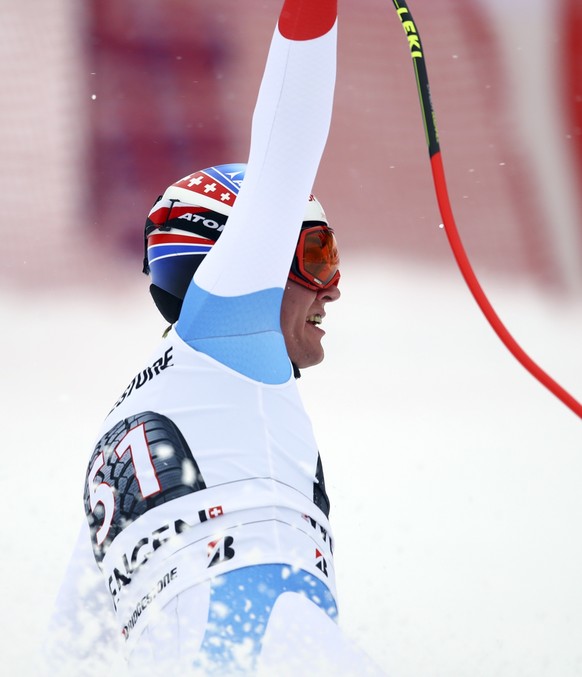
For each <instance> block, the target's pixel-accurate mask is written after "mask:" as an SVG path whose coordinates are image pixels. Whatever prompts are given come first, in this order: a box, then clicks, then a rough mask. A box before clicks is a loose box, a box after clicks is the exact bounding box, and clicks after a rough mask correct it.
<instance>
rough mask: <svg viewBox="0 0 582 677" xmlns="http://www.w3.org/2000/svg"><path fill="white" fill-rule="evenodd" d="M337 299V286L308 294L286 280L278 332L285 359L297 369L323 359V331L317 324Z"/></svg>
mask: <svg viewBox="0 0 582 677" xmlns="http://www.w3.org/2000/svg"><path fill="white" fill-rule="evenodd" d="M339 297H340V291H339V289H338V288H337V286H332V287H330V288H329V289H320V290H318V291H312V290H311V289H307V288H306V287H303V286H301V285H300V284H297V282H293V281H292V280H287V285H286V287H285V293H284V294H283V303H282V305H281V329H282V331H283V336H284V337H285V345H286V346H287V352H288V353H289V357H290V358H291V361H292V362H293V363H294V364H295V365H297V367H299V368H300V369H305V368H306V367H312V366H313V365H315V364H319V363H320V362H321V361H322V360H323V356H324V352H323V346H322V345H321V339H322V338H323V337H324V336H325V332H324V331H323V329H320V327H319V324H320V323H321V321H322V320H323V318H324V317H325V305H326V304H327V303H331V302H333V301H337V300H338V299H339Z"/></svg>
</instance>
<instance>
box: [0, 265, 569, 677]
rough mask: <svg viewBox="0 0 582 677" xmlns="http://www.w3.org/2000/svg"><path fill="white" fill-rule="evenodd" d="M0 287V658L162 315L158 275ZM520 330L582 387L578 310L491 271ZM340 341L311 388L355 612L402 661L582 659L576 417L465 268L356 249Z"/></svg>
mask: <svg viewBox="0 0 582 677" xmlns="http://www.w3.org/2000/svg"><path fill="white" fill-rule="evenodd" d="M139 278H140V276H139V275H138V276H136V279H132V280H129V279H128V280H125V279H124V282H123V284H122V285H120V288H118V289H113V288H109V289H108V290H103V291H101V292H91V293H89V292H88V291H87V290H86V289H81V288H73V287H67V288H62V289H61V290H60V291H58V292H57V291H55V289H46V290H45V291H35V292H33V291H29V292H27V293H24V294H19V295H17V294H16V293H14V292H10V291H8V290H6V289H4V290H3V291H2V292H0V311H1V312H2V316H3V317H4V327H5V329H4V336H3V345H4V349H3V379H2V400H1V402H2V412H3V420H4V437H3V439H4V468H3V472H2V473H1V475H0V496H1V507H2V514H3V515H4V519H5V526H4V529H3V539H2V540H3V553H2V555H3V556H2V558H1V564H0V566H1V574H2V576H1V580H2V599H3V613H4V624H3V625H4V630H3V633H2V639H1V655H2V660H3V664H4V665H5V666H10V671H9V672H10V674H14V675H19V676H23V677H24V676H28V675H31V676H32V675H34V674H35V667H34V666H35V658H34V653H35V651H36V650H37V648H38V646H39V643H40V640H41V636H42V632H43V628H44V626H45V624H46V622H47V619H48V617H49V614H50V609H51V605H52V601H53V598H54V596H55V594H56V590H57V587H58V585H59V582H60V578H61V576H62V574H63V572H64V568H65V565H66V562H67V560H68V557H69V554H70V551H71V549H72V546H73V542H74V539H75V537H76V533H77V530H78V527H79V524H80V521H81V519H82V486H83V480H84V474H85V464H86V462H87V459H88V456H89V454H90V451H91V449H92V446H93V442H94V436H95V433H96V431H97V428H98V426H99V424H100V422H101V420H102V419H103V417H104V416H105V415H106V413H107V411H108V410H109V408H110V405H111V403H112V402H113V401H115V399H116V398H117V396H118V395H119V393H120V392H122V391H123V389H124V388H125V385H126V384H127V382H129V381H130V380H131V378H132V377H133V376H134V374H135V373H136V372H137V371H138V370H139V369H140V368H141V363H142V360H143V359H144V358H145V357H146V356H147V355H148V354H149V352H150V350H151V348H152V347H153V346H154V345H155V343H156V342H157V340H158V338H159V336H160V335H161V333H162V331H163V329H164V328H165V327H164V325H163V322H162V321H161V319H160V318H159V317H158V315H157V314H156V312H155V309H154V308H153V305H152V303H151V301H150V300H149V298H148V295H147V291H146V290H147V286H146V283H145V278H143V279H139ZM484 286H485V288H486V291H487V292H488V293H489V295H490V298H491V301H492V303H493V305H494V306H495V308H496V309H497V311H498V312H499V314H500V316H501V317H502V319H504V321H505V322H506V324H507V325H508V328H509V329H510V331H511V332H512V333H513V334H514V336H515V338H516V339H517V340H518V341H519V342H520V343H521V344H522V347H523V348H524V349H525V350H526V352H528V353H529V354H530V355H531V356H532V357H533V358H534V359H535V360H537V361H539V363H540V365H541V366H542V367H543V368H544V369H546V370H547V371H548V372H549V373H550V374H551V375H552V376H553V377H554V378H555V379H556V380H557V381H558V382H559V383H560V384H561V385H563V386H564V387H565V388H566V389H567V390H569V391H570V392H571V393H572V394H573V395H574V396H575V397H577V398H578V399H580V398H581V397H582V390H581V387H580V383H581V378H580V377H581V376H582V352H581V351H580V345H581V339H582V313H581V312H580V310H581V304H580V302H579V301H577V300H567V299H564V298H562V297H559V296H555V295H551V294H549V293H548V292H545V291H543V290H541V289H537V288H534V287H531V286H526V285H524V284H518V283H516V282H515V281H514V280H511V279H499V278H498V279H494V280H488V281H487V284H484ZM342 292H343V296H342V299H341V301H339V302H338V303H337V304H335V305H334V306H330V307H329V308H328V316H327V317H326V319H325V321H324V328H325V329H326V331H327V336H326V338H325V346H326V352H327V358H326V361H325V362H324V364H322V365H321V366H319V367H317V368H314V369H311V370H308V371H305V372H304V375H303V378H302V379H301V381H300V386H301V390H302V393H303V396H304V399H305V402H306V406H307V409H308V411H309V412H310V414H311V416H312V419H313V423H314V427H315V431H316V436H317V438H318V442H319V445H320V449H321V453H322V457H323V462H324V467H325V470H326V481H327V488H328V493H329V494H330V496H331V499H332V515H331V517H332V524H333V527H334V533H335V537H336V544H337V546H336V570H337V575H338V587H339V593H340V613H341V616H342V620H341V623H342V625H343V626H344V628H345V630H346V631H347V632H348V633H349V635H350V636H351V637H353V638H354V639H355V640H356V641H357V642H358V643H359V644H360V646H361V647H363V648H364V649H365V650H366V651H367V652H368V653H369V654H370V655H371V656H372V657H373V658H375V659H376V661H377V662H379V663H380V664H381V665H382V667H384V668H385V670H386V671H387V673H388V674H390V675H392V676H397V677H418V676H419V675H422V676H423V677H445V676H446V677H467V676H469V675H470V676H471V677H491V675H495V676H496V677H518V676H519V677H522V676H523V677H550V676H551V677H576V676H578V675H580V674H582V642H581V641H580V637H582V586H581V584H580V572H581V571H582V538H581V537H580V528H581V527H580V525H581V524H582V491H581V485H582V428H581V422H580V420H579V419H578V418H577V417H576V416H575V415H574V414H573V413H572V412H571V411H570V410H568V409H567V408H566V407H565V406H564V405H563V404H561V403H560V402H559V401H558V400H557V399H556V398H555V397H554V396H553V395H551V394H550V393H548V392H547V391H546V390H545V389H544V388H542V387H541V386H540V385H538V383H537V382H536V381H535V380H534V379H533V378H532V377H531V376H530V375H529V374H528V373H527V372H526V371H525V370H524V369H523V368H522V367H521V366H520V365H518V364H517V362H516V361H515V360H514V359H513V357H511V356H510V355H509V353H508V352H507V351H506V349H505V348H504V347H503V346H502V345H501V343H500V341H499V340H498V338H497V337H496V336H495V334H494V333H493V332H492V330H491V329H490V328H489V326H488V325H487V324H486V322H485V320H484V319H483V317H482V316H481V314H480V312H479V310H478V309H477V306H476V305H475V303H474V302H473V300H472V298H471V297H470V295H469V293H468V291H467V290H466V288H465V286H464V283H463V282H462V280H461V278H460V276H459V274H458V273H457V272H456V270H455V269H454V267H453V265H452V264H451V269H450V270H443V269H439V268H431V267H429V266H425V265H420V264H416V265H412V264H410V263H408V264H405V263H404V262H402V261H398V260H391V259H372V258H370V257H369V256H367V257H364V256H361V257H360V258H352V259H350V260H349V261H347V262H345V263H344V266H343V278H342Z"/></svg>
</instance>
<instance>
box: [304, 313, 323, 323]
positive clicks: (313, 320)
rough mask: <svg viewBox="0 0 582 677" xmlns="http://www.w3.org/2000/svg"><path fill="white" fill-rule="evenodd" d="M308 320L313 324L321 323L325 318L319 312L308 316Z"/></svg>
mask: <svg viewBox="0 0 582 677" xmlns="http://www.w3.org/2000/svg"><path fill="white" fill-rule="evenodd" d="M307 321H308V322H310V323H311V324H321V323H322V321H323V318H322V317H321V315H319V314H317V315H311V316H310V317H308V318H307Z"/></svg>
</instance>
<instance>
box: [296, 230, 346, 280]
mask: <svg viewBox="0 0 582 677" xmlns="http://www.w3.org/2000/svg"><path fill="white" fill-rule="evenodd" d="M289 277H290V278H291V279H292V280H294V281H295V282H298V283H299V284H302V285H303V286H305V287H308V288H309V289H314V290H318V289H327V288H328V287H331V286H332V285H334V284H337V282H338V281H339V277H340V273H339V253H338V247H337V241H336V239H335V235H334V234H333V231H332V230H330V229H329V228H327V227H326V226H321V225H318V226H312V227H310V228H305V229H304V230H302V231H301V234H300V236H299V242H298V243H297V249H296V252H295V257H294V259H293V265H292V266H291V271H290V274H289Z"/></svg>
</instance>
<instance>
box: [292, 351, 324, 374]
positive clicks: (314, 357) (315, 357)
mask: <svg viewBox="0 0 582 677" xmlns="http://www.w3.org/2000/svg"><path fill="white" fill-rule="evenodd" d="M324 357H325V355H324V352H323V350H320V351H318V352H317V353H310V354H309V355H305V354H303V355H302V357H301V358H299V359H297V360H293V362H294V363H295V364H296V365H297V366H298V367H299V369H307V368H308V367H315V366H316V365H318V364H321V362H323V358H324Z"/></svg>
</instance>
